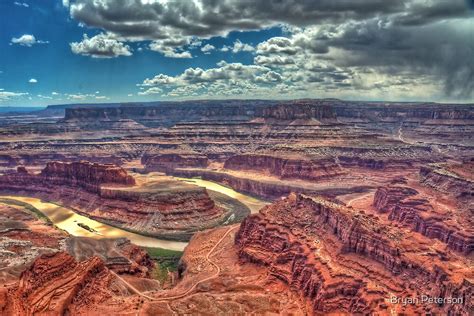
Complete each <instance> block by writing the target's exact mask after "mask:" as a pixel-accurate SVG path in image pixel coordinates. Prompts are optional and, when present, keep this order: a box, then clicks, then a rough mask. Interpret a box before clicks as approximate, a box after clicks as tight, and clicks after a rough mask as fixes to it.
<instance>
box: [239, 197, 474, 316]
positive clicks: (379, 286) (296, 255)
mask: <svg viewBox="0 0 474 316" xmlns="http://www.w3.org/2000/svg"><path fill="white" fill-rule="evenodd" d="M420 238H422V237H420ZM236 245H237V246H238V247H239V249H240V251H239V255H240V258H241V259H242V261H243V262H248V263H253V264H256V265H259V266H264V267H266V268H267V269H268V271H269V273H270V274H272V275H274V276H275V277H277V278H279V279H281V280H283V281H284V282H285V283H286V284H288V286H290V287H292V288H295V289H297V291H298V292H299V293H300V294H301V295H302V296H303V297H305V298H306V299H307V300H308V303H310V304H311V305H312V308H313V312H314V313H315V314H322V313H332V312H339V313H341V312H343V313H344V312H345V313H390V312H395V313H397V312H404V313H408V314H411V313H424V312H431V313H446V312H447V311H448V310H449V311H450V312H458V313H468V312H469V311H471V310H472V307H473V306H472V301H471V296H472V289H473V287H472V286H473V284H472V282H471V281H468V280H469V278H471V277H472V271H471V272H470V274H471V275H470V276H468V274H466V272H467V271H466V270H465V269H466V266H463V264H466V259H465V258H462V257H461V258H458V260H460V261H458V263H459V264H460V265H457V264H455V261H456V260H454V262H453V264H452V265H451V263H446V262H444V261H443V259H442V258H441V257H440V256H439V255H437V254H436V252H434V253H426V254H425V255H423V254H422V250H421V249H420V248H419V247H420V244H417V242H409V241H407V240H406V236H404V233H403V232H402V231H399V230H394V229H389V228H387V227H382V226H381V225H380V222H379V221H378V220H377V219H376V218H374V217H371V216H368V215H365V214H364V213H355V214H354V211H353V210H352V209H351V208H347V207H345V206H341V205H338V204H335V203H332V202H328V201H325V200H323V199H321V198H315V197H308V196H304V195H296V194H292V195H290V196H289V197H288V198H286V199H284V200H282V201H280V202H277V203H275V204H273V205H271V206H268V207H266V208H264V209H262V210H261V211H260V214H256V215H252V216H249V217H248V218H247V219H246V220H245V221H244V222H243V223H242V225H241V228H240V230H239V232H238V234H237V237H236ZM411 253H417V254H418V255H417V256H412V255H411ZM424 256H427V258H430V259H429V264H428V263H427V261H426V259H427V258H423V257H424ZM462 262H464V263H462ZM419 293H424V294H425V295H428V296H433V297H461V298H464V299H463V303H462V304H453V305H447V304H444V305H436V304H427V305H421V306H418V305H406V306H403V305H400V304H396V303H390V297H391V296H396V297H415V296H417V295H418V294H419Z"/></svg>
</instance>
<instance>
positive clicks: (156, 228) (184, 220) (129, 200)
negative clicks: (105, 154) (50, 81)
mask: <svg viewBox="0 0 474 316" xmlns="http://www.w3.org/2000/svg"><path fill="white" fill-rule="evenodd" d="M143 178H146V177H143ZM161 179H162V180H161ZM145 180H146V179H145ZM145 180H140V183H139V184H136V183H135V179H134V178H133V177H132V176H130V175H128V174H127V173H126V171H125V170H124V169H122V168H119V167H116V166H112V165H99V164H91V163H89V162H78V163H71V164H69V163H56V162H53V163H50V164H48V165H47V166H46V167H45V168H44V169H43V170H42V171H41V172H40V173H39V174H31V173H24V172H20V173H18V172H13V173H8V174H5V175H3V176H0V190H1V191H4V192H12V191H14V192H27V193H26V195H33V196H37V197H40V198H43V199H45V200H49V201H54V202H57V203H60V204H61V205H64V206H66V207H71V208H73V209H75V210H77V211H78V212H79V213H81V214H83V215H86V216H89V217H91V218H94V219H96V220H99V221H103V222H105V223H107V224H111V225H114V226H118V227H123V228H125V229H128V230H132V231H136V232H139V233H144V234H147V235H152V236H160V237H164V238H168V239H178V240H186V239H189V238H190V237H191V235H192V233H193V232H194V231H196V230H200V229H202V228H208V227H213V226H216V225H218V224H219V223H221V222H224V221H225V220H226V219H227V218H228V217H229V216H230V214H231V210H228V209H222V208H220V207H218V206H216V205H215V203H214V201H213V200H212V199H211V198H210V197H209V195H208V194H207V191H206V189H205V188H202V187H196V186H193V185H189V184H186V183H184V182H178V181H176V180H174V181H173V180H171V179H170V178H167V177H161V178H160V177H158V180H154V181H145Z"/></svg>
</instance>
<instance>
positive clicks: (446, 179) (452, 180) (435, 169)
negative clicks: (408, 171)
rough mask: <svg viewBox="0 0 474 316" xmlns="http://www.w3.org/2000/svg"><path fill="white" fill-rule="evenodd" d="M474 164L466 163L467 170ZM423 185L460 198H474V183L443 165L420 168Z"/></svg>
mask: <svg viewBox="0 0 474 316" xmlns="http://www.w3.org/2000/svg"><path fill="white" fill-rule="evenodd" d="M468 165H472V163H470V164H469V163H466V168H467V166H468ZM471 168H472V167H471ZM420 178H421V180H420V181H421V183H423V184H424V185H427V186H430V187H432V188H434V189H436V190H438V191H441V192H444V193H448V194H451V195H455V196H457V197H459V198H472V197H473V196H474V181H473V179H472V177H471V178H469V177H463V176H460V175H458V174H456V173H455V172H452V171H450V170H449V169H448V168H445V167H443V165H427V166H423V167H421V168H420Z"/></svg>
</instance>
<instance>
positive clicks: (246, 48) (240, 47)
mask: <svg viewBox="0 0 474 316" xmlns="http://www.w3.org/2000/svg"><path fill="white" fill-rule="evenodd" d="M254 50H255V48H254V47H253V46H252V45H249V44H246V43H242V42H241V41H240V40H236V41H235V42H234V45H233V46H224V47H222V48H221V51H223V52H228V51H232V53H234V54H236V53H240V52H253V51H254Z"/></svg>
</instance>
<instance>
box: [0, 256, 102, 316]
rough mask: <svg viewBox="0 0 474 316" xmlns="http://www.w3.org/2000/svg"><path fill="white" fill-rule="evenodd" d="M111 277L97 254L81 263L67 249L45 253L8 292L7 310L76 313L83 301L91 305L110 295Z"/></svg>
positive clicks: (16, 311)
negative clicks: (66, 251)
mask: <svg viewBox="0 0 474 316" xmlns="http://www.w3.org/2000/svg"><path fill="white" fill-rule="evenodd" d="M110 281H111V275H110V274H109V272H108V270H107V269H106V268H105V266H104V263H103V262H102V260H100V259H99V258H97V257H93V258H90V259H88V260H86V261H83V262H80V263H79V262H77V261H76V260H74V258H73V257H71V256H70V255H68V254H67V253H64V252H59V253H55V254H52V255H43V256H41V257H39V258H37V259H36V260H35V261H34V263H33V265H32V266H31V267H30V268H29V269H28V270H25V271H24V272H23V273H22V274H21V277H20V281H19V283H18V285H17V287H16V288H13V289H11V291H10V293H8V300H7V305H6V308H5V311H6V314H7V315H25V316H30V315H38V314H43V315H46V314H47V315H64V314H69V313H73V314H74V312H77V310H78V309H80V308H81V305H82V304H88V305H92V304H94V303H98V302H101V301H102V300H104V299H105V298H107V297H109V296H110V293H108V291H107V288H108V283H109V282H110ZM58 293H60V295H58ZM84 298H87V299H84Z"/></svg>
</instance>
